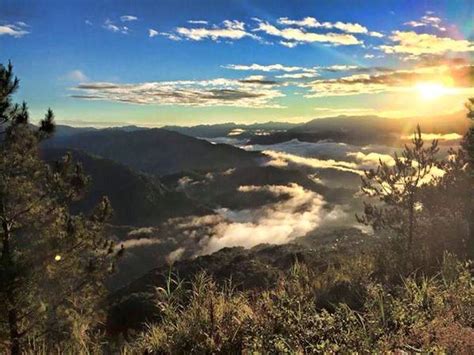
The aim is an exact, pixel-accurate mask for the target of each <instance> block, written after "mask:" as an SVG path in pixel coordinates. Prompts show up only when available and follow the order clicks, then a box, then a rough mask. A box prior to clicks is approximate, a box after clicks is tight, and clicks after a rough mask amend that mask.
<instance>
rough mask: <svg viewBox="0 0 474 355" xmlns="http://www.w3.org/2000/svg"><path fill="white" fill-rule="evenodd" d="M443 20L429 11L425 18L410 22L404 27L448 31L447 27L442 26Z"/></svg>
mask: <svg viewBox="0 0 474 355" xmlns="http://www.w3.org/2000/svg"><path fill="white" fill-rule="evenodd" d="M441 23H442V20H441V18H439V17H437V16H434V13H433V12H431V11H427V12H426V14H425V15H424V16H422V17H421V18H420V20H417V21H408V22H405V23H404V25H406V26H410V27H415V28H416V27H433V28H436V29H438V30H439V31H442V32H444V31H446V27H444V26H442V25H441Z"/></svg>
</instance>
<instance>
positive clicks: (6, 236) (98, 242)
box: [0, 64, 116, 354]
mask: <svg viewBox="0 0 474 355" xmlns="http://www.w3.org/2000/svg"><path fill="white" fill-rule="evenodd" d="M18 85H19V81H18V79H17V78H16V77H14V74H13V68H12V65H11V64H9V65H8V66H7V67H4V66H2V65H0V223H1V230H0V247H1V251H0V252H1V256H0V351H1V349H2V347H3V349H4V351H5V352H10V353H11V354H20V353H21V352H23V351H26V349H27V347H28V345H29V344H31V343H32V342H33V343H35V344H38V343H42V344H43V345H42V346H44V347H45V349H53V348H55V349H59V348H62V351H66V352H70V353H75V352H79V351H80V350H79V349H81V347H82V349H84V348H85V347H86V346H87V345H86V344H87V341H88V337H91V336H92V334H93V332H94V330H95V326H96V324H97V322H98V320H99V319H100V308H101V307H100V301H101V299H102V296H103V295H104V292H105V289H104V287H103V280H104V278H105V276H106V275H107V272H108V271H110V270H111V268H112V267H113V263H114V260H115V257H116V251H115V248H114V245H113V243H112V242H111V241H110V240H108V239H107V238H106V237H105V236H104V235H105V233H104V222H105V221H106V220H107V218H108V216H109V215H110V213H111V207H110V204H109V202H108V200H107V199H106V198H104V199H103V200H102V202H101V203H100V204H99V206H97V208H96V209H95V210H94V211H92V213H90V215H72V214H70V212H69V208H68V207H69V205H70V203H71V202H72V201H75V200H77V199H80V198H81V196H82V195H83V193H84V191H85V188H86V187H87V185H88V183H89V181H88V178H87V177H86V176H85V175H84V173H83V171H82V168H81V166H80V165H77V164H75V163H74V162H73V161H72V159H71V156H69V155H66V156H65V157H64V158H63V159H62V161H60V162H58V163H56V164H55V165H51V164H47V163H45V162H44V161H42V160H41V158H40V155H39V144H40V142H41V141H42V140H44V139H47V138H48V137H49V136H50V135H51V134H52V133H53V132H54V127H55V126H54V115H53V112H52V111H51V110H48V112H47V113H46V115H45V118H44V119H43V120H42V121H41V122H40V125H39V128H36V127H34V126H33V125H31V124H30V123H29V116H28V108H27V106H26V104H25V103H23V104H22V105H17V104H14V103H13V102H12V95H13V94H14V93H15V92H16V90H17V89H18ZM47 351H48V352H49V351H52V350H47Z"/></svg>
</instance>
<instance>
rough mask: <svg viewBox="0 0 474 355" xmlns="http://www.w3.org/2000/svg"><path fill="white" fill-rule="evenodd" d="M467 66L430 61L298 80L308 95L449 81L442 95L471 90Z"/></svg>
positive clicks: (378, 90)
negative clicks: (307, 81)
mask: <svg viewBox="0 0 474 355" xmlns="http://www.w3.org/2000/svg"><path fill="white" fill-rule="evenodd" d="M471 70H472V69H471V67H470V66H466V65H451V66H450V65H444V64H443V65H433V66H426V67H418V68H413V69H407V70H391V71H390V70H388V71H384V72H381V73H375V74H355V75H349V76H344V77H340V78H335V79H319V80H314V81H311V82H309V83H300V84H299V85H300V86H301V87H306V88H309V90H310V91H311V93H310V94H309V95H308V96H309V97H326V96H347V95H359V94H377V93H382V92H416V93H418V92H419V89H418V88H417V87H416V85H417V84H418V83H420V82H439V83H444V82H449V88H446V89H445V90H444V94H445V95H457V94H462V93H464V92H466V93H467V94H469V93H470V92H472V90H470V84H469V83H470V71H471Z"/></svg>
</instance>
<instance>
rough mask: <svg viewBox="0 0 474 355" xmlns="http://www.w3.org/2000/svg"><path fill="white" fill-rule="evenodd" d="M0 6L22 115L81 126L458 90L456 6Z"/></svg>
mask: <svg viewBox="0 0 474 355" xmlns="http://www.w3.org/2000/svg"><path fill="white" fill-rule="evenodd" d="M0 4H1V8H2V12H1V13H0V62H2V63H6V62H7V61H8V60H12V62H13V64H14V65H15V70H16V73H17V75H18V76H19V77H20V79H21V91H20V92H19V94H18V95H17V96H18V97H17V98H18V99H19V100H26V101H27V102H28V104H29V106H30V108H31V111H32V114H33V117H35V118H39V117H40V115H41V114H42V112H44V111H45V109H46V108H48V107H51V108H53V110H54V111H55V112H56V116H57V121H58V122H63V123H69V124H74V125H95V126H108V125H122V124H138V125H147V126H161V125H164V124H178V125H185V124H200V123H217V122H228V121H236V122H246V123H249V122H257V121H260V122H262V121H268V120H278V121H305V120H309V119H312V118H314V117H323V116H335V115H339V114H381V115H384V116H393V117H399V116H410V115H411V116H413V115H426V114H430V113H431V112H437V113H440V112H451V111H454V110H456V109H461V104H462V101H463V100H465V98H466V97H467V96H469V95H471V94H472V85H471V83H472V82H471V80H472V79H471V78H472V66H471V64H472V55H473V53H474V44H473V42H472V40H473V34H472V29H473V28H472V26H473V22H474V21H473V6H474V5H473V4H472V1H469V0H466V1H453V0H452V1H335V0H332V1H329V0H328V1H315V0H312V1H309V0H308V1H303V0H298V1H288V0H287V1H280V0H271V1H266V0H265V1H264V0H261V1H249V0H248V1H242V0H240V1H237V0H235V1H216V0H214V1H199V0H193V1H182V0H167V1H52V0H51V1H44V0H43V1H40V0H38V1H23V0H12V1H10V0H0ZM253 64H254V65H253ZM414 93H416V95H414ZM434 99H436V100H434ZM407 100H409V102H410V105H408V106H407ZM430 110H431V111H430Z"/></svg>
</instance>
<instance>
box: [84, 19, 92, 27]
mask: <svg viewBox="0 0 474 355" xmlns="http://www.w3.org/2000/svg"><path fill="white" fill-rule="evenodd" d="M84 23H85V24H86V25H87V26H92V25H93V23H92V21H90V20H85V21H84Z"/></svg>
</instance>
